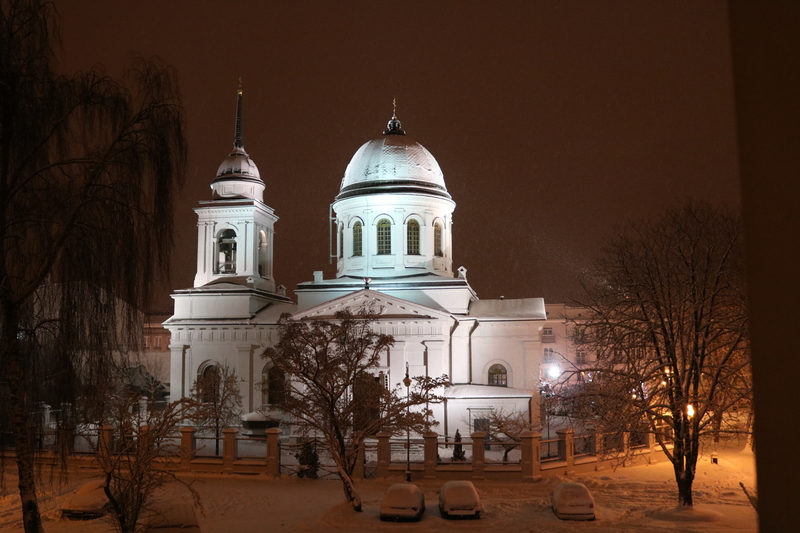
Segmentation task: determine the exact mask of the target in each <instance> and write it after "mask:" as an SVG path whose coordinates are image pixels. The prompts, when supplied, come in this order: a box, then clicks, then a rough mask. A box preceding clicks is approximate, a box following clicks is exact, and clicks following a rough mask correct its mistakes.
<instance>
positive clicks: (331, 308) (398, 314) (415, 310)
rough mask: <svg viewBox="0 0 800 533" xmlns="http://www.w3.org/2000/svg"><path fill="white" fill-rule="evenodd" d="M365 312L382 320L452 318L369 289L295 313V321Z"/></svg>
mask: <svg viewBox="0 0 800 533" xmlns="http://www.w3.org/2000/svg"><path fill="white" fill-rule="evenodd" d="M364 310H369V311H372V312H373V313H376V314H377V315H379V317H380V318H382V319H397V320H431V319H433V320H442V319H447V318H450V315H449V314H448V313H446V312H442V311H440V310H438V309H433V308H431V307H427V306H424V305H420V304H417V303H414V302H409V301H408V300H403V299H402V298H397V297H394V296H390V295H388V294H384V293H382V292H377V291H373V290H370V289H362V290H360V291H356V292H352V293H350V294H347V295H345V296H340V297H339V298H336V299H334V300H329V301H327V302H324V303H321V304H319V305H316V306H314V307H310V308H308V309H305V310H303V311H300V312H299V313H295V314H294V315H293V318H295V319H296V320H301V319H332V318H334V317H335V315H336V313H337V312H339V311H350V312H351V313H354V314H358V313H360V312H363V311H364Z"/></svg>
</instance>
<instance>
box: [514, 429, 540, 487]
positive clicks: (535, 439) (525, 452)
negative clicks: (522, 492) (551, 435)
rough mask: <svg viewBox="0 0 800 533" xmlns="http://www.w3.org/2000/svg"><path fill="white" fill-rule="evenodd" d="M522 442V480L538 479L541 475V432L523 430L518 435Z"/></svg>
mask: <svg viewBox="0 0 800 533" xmlns="http://www.w3.org/2000/svg"><path fill="white" fill-rule="evenodd" d="M519 438H520V440H521V441H522V444H521V445H520V449H521V452H522V457H521V463H522V481H539V480H540V479H541V478H542V476H541V475H540V473H541V467H542V458H541V455H540V454H541V451H540V448H539V447H540V443H539V441H540V440H542V434H541V433H539V432H538V431H523V432H522V434H521V435H520V436H519Z"/></svg>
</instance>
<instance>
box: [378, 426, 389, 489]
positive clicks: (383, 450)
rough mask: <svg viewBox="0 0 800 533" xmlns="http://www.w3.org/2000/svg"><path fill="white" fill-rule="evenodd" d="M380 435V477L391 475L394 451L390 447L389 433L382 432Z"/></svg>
mask: <svg viewBox="0 0 800 533" xmlns="http://www.w3.org/2000/svg"><path fill="white" fill-rule="evenodd" d="M376 436H377V437H378V474H377V475H378V477H379V478H385V477H389V461H390V460H391V458H392V451H391V448H390V447H389V434H388V433H384V432H380V433H378V434H377V435H376Z"/></svg>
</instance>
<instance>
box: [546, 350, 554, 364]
mask: <svg viewBox="0 0 800 533" xmlns="http://www.w3.org/2000/svg"><path fill="white" fill-rule="evenodd" d="M544 362H545V363H552V362H553V349H552V348H545V349H544Z"/></svg>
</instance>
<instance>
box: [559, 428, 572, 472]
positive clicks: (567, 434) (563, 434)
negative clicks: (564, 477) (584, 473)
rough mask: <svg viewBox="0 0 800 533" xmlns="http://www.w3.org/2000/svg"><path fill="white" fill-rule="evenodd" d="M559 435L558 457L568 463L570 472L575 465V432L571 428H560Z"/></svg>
mask: <svg viewBox="0 0 800 533" xmlns="http://www.w3.org/2000/svg"><path fill="white" fill-rule="evenodd" d="M556 435H558V458H559V459H560V460H561V461H565V462H566V463H567V473H570V472H571V471H572V470H573V467H574V466H575V432H574V431H573V430H571V429H559V430H558V431H556Z"/></svg>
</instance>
